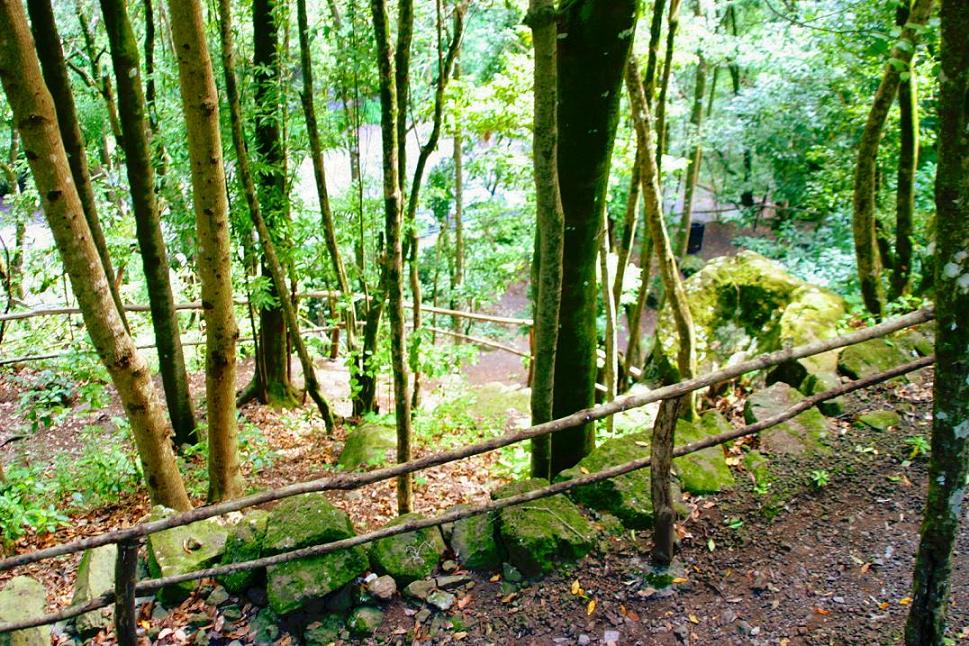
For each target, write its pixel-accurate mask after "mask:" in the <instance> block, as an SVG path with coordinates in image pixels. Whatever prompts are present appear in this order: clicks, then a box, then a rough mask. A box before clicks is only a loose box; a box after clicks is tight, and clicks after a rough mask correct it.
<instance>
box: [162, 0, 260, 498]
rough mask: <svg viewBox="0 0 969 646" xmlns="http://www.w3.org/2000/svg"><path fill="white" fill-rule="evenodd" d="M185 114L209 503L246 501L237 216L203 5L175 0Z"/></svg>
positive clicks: (174, 35)
mask: <svg viewBox="0 0 969 646" xmlns="http://www.w3.org/2000/svg"><path fill="white" fill-rule="evenodd" d="M168 7H169V12H168V13H169V16H170V17H171V26H172V39H173V40H174V45H175V53H176V58H177V60H178V76H179V86H180V89H181V96H182V111H183V112H184V114H185V126H186V133H187V135H188V137H187V138H188V155H189V159H190V161H191V168H192V199H193V202H194V204H195V221H196V230H197V232H198V240H199V246H198V253H197V255H196V262H197V264H198V273H199V279H200V282H201V284H202V303H203V304H204V306H205V308H204V310H203V315H204V317H205V347H206V358H205V397H206V406H207V410H208V426H209V495H208V498H209V501H217V500H224V499H228V498H234V497H237V496H239V495H241V494H242V492H243V489H244V483H243V479H242V473H241V472H240V468H239V442H238V437H237V428H236V407H235V375H236V339H237V338H238V337H239V329H238V328H237V327H236V321H235V316H234V314H233V311H232V268H231V266H230V261H229V213H228V211H229V209H228V206H229V205H228V202H227V200H226V185H225V172H224V170H223V165H222V139H221V135H220V132H219V99H218V94H217V92H216V89H215V77H214V74H213V72H212V59H211V58H210V56H209V49H208V45H207V44H206V42H205V23H204V22H203V21H202V6H201V4H200V2H199V0H169V2H168Z"/></svg>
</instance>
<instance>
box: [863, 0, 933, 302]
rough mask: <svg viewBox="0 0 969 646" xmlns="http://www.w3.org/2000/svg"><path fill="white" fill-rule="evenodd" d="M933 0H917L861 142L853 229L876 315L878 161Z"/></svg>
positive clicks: (879, 291) (881, 298) (880, 294)
mask: <svg viewBox="0 0 969 646" xmlns="http://www.w3.org/2000/svg"><path fill="white" fill-rule="evenodd" d="M932 2H933V0H914V2H913V3H912V9H911V11H910V13H909V16H908V22H907V23H906V25H905V26H904V27H903V28H902V32H901V34H900V35H899V38H898V40H897V41H896V43H895V46H894V47H893V48H892V51H891V54H890V58H889V62H888V63H887V64H886V65H885V70H884V72H883V74H882V79H881V82H880V83H879V85H878V90H877V91H876V92H875V98H874V100H873V101H872V106H871V110H869V112H868V119H867V121H866V122H865V128H864V130H863V131H862V135H861V141H860V142H859V144H858V160H857V163H856V164H855V176H854V197H853V199H852V208H853V213H854V215H853V217H852V232H853V234H854V240H855V259H856V261H857V263H858V280H859V282H860V283H861V296H862V300H863V301H864V304H865V308H866V309H867V310H868V311H869V312H871V313H872V314H874V315H875V316H878V317H880V316H882V315H883V314H884V312H885V290H884V287H883V286H882V275H881V274H882V262H881V256H880V253H879V251H878V237H877V232H876V216H875V186H876V175H877V171H876V162H877V158H878V144H879V142H880V141H881V135H882V128H883V127H884V125H885V120H886V119H887V118H888V111H889V110H890V109H891V107H892V103H893V102H894V100H895V93H896V92H897V91H898V86H899V83H900V82H901V74H902V72H904V71H906V70H907V69H908V67H909V65H910V64H911V60H912V56H913V54H914V53H915V46H916V45H917V43H918V40H919V31H920V29H921V27H922V26H923V25H925V23H926V22H927V21H928V19H929V17H930V16H931V14H932Z"/></svg>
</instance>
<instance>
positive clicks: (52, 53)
mask: <svg viewBox="0 0 969 646" xmlns="http://www.w3.org/2000/svg"><path fill="white" fill-rule="evenodd" d="M27 11H28V12H29V14H30V25H31V29H32V31H33V35H34V42H35V43H36V44H37V51H38V52H42V55H41V57H40V66H41V69H42V70H43V74H44V82H45V83H46V84H47V89H48V91H49V92H50V93H51V96H52V97H53V99H54V109H55V111H56V112H57V123H58V127H59V129H60V133H61V140H62V141H63V142H64V149H65V150H66V151H67V161H68V164H70V167H71V177H72V178H73V179H74V184H75V185H76V186H77V192H78V195H79V197H80V199H81V206H82V208H83V209H84V219H85V220H87V225H88V229H89V230H90V231H91V237H92V239H93V240H94V246H95V248H96V249H97V252H98V258H100V259H101V265H102V267H104V273H105V275H106V276H107V279H108V285H109V288H110V290H111V299H112V300H113V301H114V304H115V309H117V311H118V316H119V317H121V321H122V323H123V324H124V326H125V328H126V329H127V328H128V320H127V318H126V317H125V313H124V307H123V305H122V302H121V295H120V294H119V293H118V286H117V285H116V284H115V273H114V268H113V267H112V266H111V255H110V254H109V253H108V243H107V241H106V240H105V239H104V231H103V230H102V229H101V221H100V219H99V218H98V210H97V205H96V203H95V201H94V187H93V186H92V184H91V172H90V169H89V168H88V161H87V152H86V150H85V145H84V137H83V136H82V135H81V127H80V124H79V123H78V120H77V109H76V107H75V105H74V93H73V92H72V91H71V82H70V78H69V77H68V74H67V61H66V60H65V59H64V50H63V49H62V48H61V38H60V35H59V34H58V32H57V24H56V23H55V22H54V11H53V8H52V7H51V3H50V0H29V1H28V2H27ZM85 24H86V23H85Z"/></svg>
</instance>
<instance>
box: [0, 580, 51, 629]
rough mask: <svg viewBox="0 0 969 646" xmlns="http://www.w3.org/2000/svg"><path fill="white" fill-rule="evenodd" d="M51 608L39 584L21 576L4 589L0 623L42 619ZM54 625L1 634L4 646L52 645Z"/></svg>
mask: <svg viewBox="0 0 969 646" xmlns="http://www.w3.org/2000/svg"><path fill="white" fill-rule="evenodd" d="M46 607H47V593H46V592H45V591H44V586H42V585H41V584H40V583H39V582H38V581H36V580H34V579H31V578H30V577H29V576H18V577H14V578H12V579H10V580H9V581H7V583H6V585H4V586H3V587H2V588H0V623H9V622H13V621H22V620H24V619H32V618H34V617H40V616H42V615H43V614H44V613H45V611H46ZM49 644H50V626H37V627H36V628H27V629H25V630H18V631H15V632H12V633H5V634H3V635H0V645H2V646H48V645H49Z"/></svg>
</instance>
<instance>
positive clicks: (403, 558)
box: [370, 514, 447, 585]
mask: <svg viewBox="0 0 969 646" xmlns="http://www.w3.org/2000/svg"><path fill="white" fill-rule="evenodd" d="M420 518H423V516H421V515H420V514H404V515H403V516H398V517H397V518H394V519H393V520H391V521H390V522H389V523H387V526H395V525H399V524H401V523H405V522H408V521H411V520H417V519H420ZM446 549H447V547H446V546H445V545H444V539H443V538H441V532H440V531H439V530H438V529H437V527H426V528H424V529H419V530H417V531H414V532H407V533H406V534H397V535H396V536H388V537H387V538H381V539H380V540H378V541H374V542H373V543H372V545H371V547H370V560H371V562H372V564H373V566H374V569H375V570H376V571H378V572H382V573H384V574H389V575H390V576H392V577H394V579H396V580H397V581H398V582H400V584H401V585H407V584H408V583H410V582H411V581H416V580H417V579H423V578H424V577H426V576H428V575H429V574H431V573H432V572H433V571H434V568H436V567H437V564H438V562H439V561H440V560H441V555H443V554H444V551H445V550H446Z"/></svg>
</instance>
